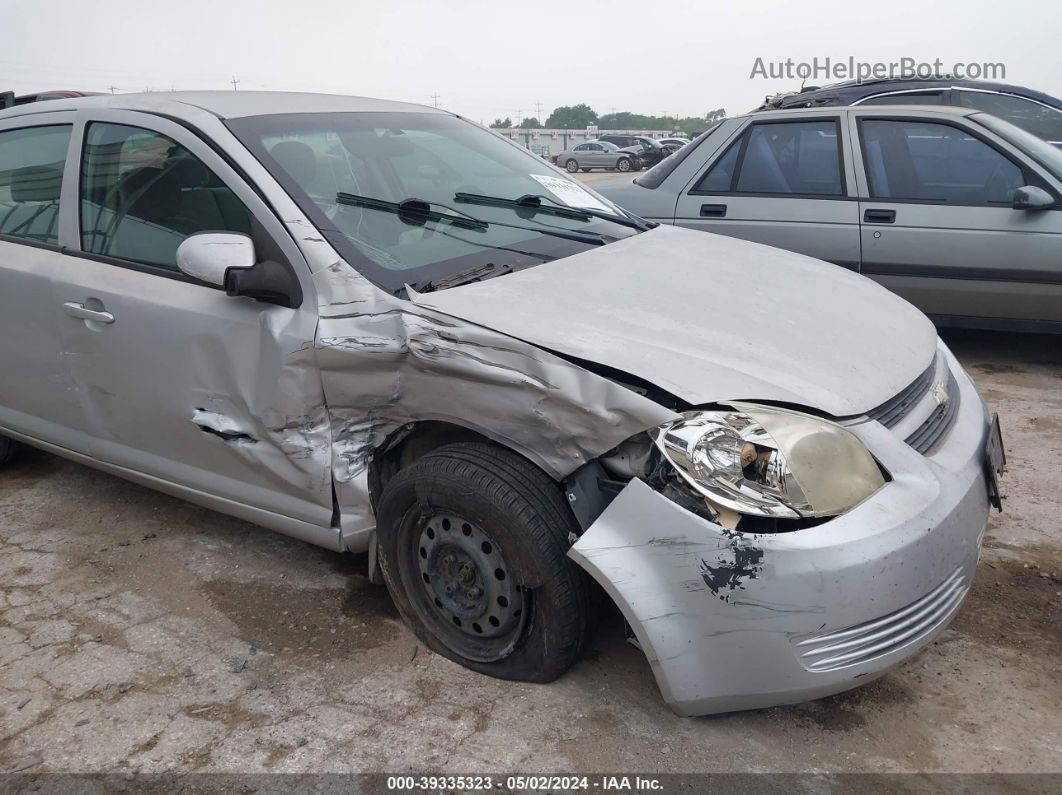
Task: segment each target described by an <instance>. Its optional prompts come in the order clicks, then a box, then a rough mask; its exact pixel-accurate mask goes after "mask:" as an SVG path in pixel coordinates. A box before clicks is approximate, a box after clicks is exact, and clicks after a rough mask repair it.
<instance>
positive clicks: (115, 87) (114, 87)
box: [107, 86, 118, 94]
mask: <svg viewBox="0 0 1062 795" xmlns="http://www.w3.org/2000/svg"><path fill="white" fill-rule="evenodd" d="M107 88H108V89H110V92H111V93H112V94H113V93H114V92H115V89H117V88H118V86H107Z"/></svg>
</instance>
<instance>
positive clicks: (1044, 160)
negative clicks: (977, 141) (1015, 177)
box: [970, 113, 1062, 179]
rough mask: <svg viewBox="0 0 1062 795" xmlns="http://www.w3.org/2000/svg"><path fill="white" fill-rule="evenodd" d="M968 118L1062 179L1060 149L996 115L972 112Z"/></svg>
mask: <svg viewBox="0 0 1062 795" xmlns="http://www.w3.org/2000/svg"><path fill="white" fill-rule="evenodd" d="M970 118H971V119H973V120H974V121H976V122H978V123H980V124H983V125H984V126H985V127H987V128H988V129H990V130H991V131H992V132H994V133H996V134H997V135H999V136H1000V137H1001V138H1005V139H1006V140H1007V141H1009V142H1010V143H1012V144H1014V146H1016V147H1018V148H1019V149H1021V150H1022V151H1023V152H1025V154H1027V155H1028V156H1029V157H1031V158H1032V159H1033V160H1035V161H1036V162H1037V163H1039V164H1040V165H1041V166H1043V167H1044V168H1046V169H1047V170H1048V171H1050V172H1051V174H1053V175H1054V177H1055V178H1056V179H1062V149H1059V148H1058V147H1057V146H1052V145H1051V144H1049V143H1048V142H1047V141H1045V140H1044V139H1043V138H1038V137H1037V136H1035V135H1033V134H1032V133H1031V132H1028V131H1027V130H1023V129H1022V128H1021V127H1018V126H1017V125H1015V124H1011V123H1010V122H1009V121H1005V120H1003V119H1001V118H999V117H998V116H990V115H989V114H987V113H974V114H973V115H971V116H970Z"/></svg>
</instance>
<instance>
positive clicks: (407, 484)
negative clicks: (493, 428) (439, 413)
mask: <svg viewBox="0 0 1062 795" xmlns="http://www.w3.org/2000/svg"><path fill="white" fill-rule="evenodd" d="M377 518H378V520H379V522H378V526H377V539H378V542H379V551H380V567H381V569H382V571H383V575H384V581H385V582H386V583H387V588H388V590H389V591H390V593H391V597H392V599H394V602H395V605H396V606H397V607H398V610H399V612H400V613H401V614H402V617H403V618H404V619H405V621H406V623H407V624H409V626H410V628H411V629H412V630H413V632H414V633H415V634H416V635H417V637H418V638H420V640H421V641H423V642H424V643H425V644H426V645H427V646H429V647H430V648H431V649H433V650H434V651H436V652H438V653H439V654H442V655H443V656H445V657H448V658H449V659H451V660H454V661H455V662H458V663H460V664H462V665H464V666H466V667H468V668H471V669H472V670H475V671H479V672H480V673H484V674H488V675H490V676H496V677H498V678H501V679H516V680H522V681H530V682H548V681H550V680H552V679H555V678H556V677H558V676H560V675H561V674H562V673H564V671H566V670H567V669H568V668H569V667H570V666H571V665H572V664H573V663H574V662H575V661H576V660H577V659H578V657H579V654H580V653H581V651H582V649H583V646H584V643H585V641H586V637H587V634H588V631H589V630H588V624H589V621H588V614H589V591H588V581H587V577H586V575H585V574H584V573H583V572H582V571H581V570H580V569H579V568H578V567H577V566H575V564H573V563H572V562H571V561H569V560H568V558H567V554H566V553H567V550H568V546H569V540H568V539H569V534H570V533H573V532H575V531H577V529H578V527H577V525H576V523H575V519H574V517H573V516H572V513H571V510H570V509H569V508H568V505H567V503H566V502H565V500H564V495H563V493H562V492H561V490H560V489H559V488H558V487H557V485H556V484H555V483H554V482H553V481H552V480H550V479H549V478H548V477H547V476H546V475H545V474H544V473H543V472H542V471H541V470H539V469H537V468H536V467H534V466H533V465H531V464H530V463H529V462H528V461H526V460H525V459H523V458H521V457H520V456H518V455H516V454H514V453H512V452H510V451H508V450H505V449H503V448H500V447H496V446H493V445H490V444H485V443H479V442H474V443H460V444H451V445H446V446H444V447H441V448H439V449H438V450H435V451H434V452H432V453H429V454H428V455H425V456H424V457H423V458H421V459H419V460H418V461H417V462H416V463H414V464H413V465H412V466H410V467H407V468H406V469H404V470H402V471H401V472H399V473H398V474H396V475H395V476H394V477H393V478H392V479H391V480H390V481H389V482H388V483H387V485H386V486H385V487H384V490H383V493H382V494H381V496H380V504H379V509H378V511H377Z"/></svg>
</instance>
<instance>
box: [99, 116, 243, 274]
mask: <svg viewBox="0 0 1062 795" xmlns="http://www.w3.org/2000/svg"><path fill="white" fill-rule="evenodd" d="M196 232H241V233H243V234H250V233H251V213H250V211H249V210H248V209H247V208H246V207H245V206H244V204H243V202H241V201H240V200H239V198H237V197H236V195H235V194H234V193H233V192H232V191H231V190H229V188H227V187H226V186H225V184H224V183H223V182H222V181H221V180H220V179H219V178H218V177H217V175H215V174H214V173H213V172H212V171H210V169H208V168H207V167H206V166H205V165H203V163H202V161H200V160H199V159H198V158H196V157H195V156H194V155H193V154H192V153H191V152H189V151H188V150H187V149H185V148H184V147H183V146H181V145H180V144H178V143H177V142H176V141H173V140H171V139H170V138H167V137H166V136H164V135H161V134H160V133H156V132H152V131H151V130H146V129H143V128H140V127H128V126H125V125H122V124H105V123H94V124H91V125H89V128H88V134H87V135H86V137H85V148H84V153H83V155H82V162H81V248H82V249H83V250H84V251H87V252H90V253H93V254H105V255H107V256H111V257H117V258H120V259H126V260H131V261H133V262H139V263H143V264H145V265H155V266H158V267H163V268H169V269H172V270H176V269H177V247H178V246H179V245H180V244H181V241H182V240H184V239H185V238H186V237H188V236H189V235H191V234H195V233H196Z"/></svg>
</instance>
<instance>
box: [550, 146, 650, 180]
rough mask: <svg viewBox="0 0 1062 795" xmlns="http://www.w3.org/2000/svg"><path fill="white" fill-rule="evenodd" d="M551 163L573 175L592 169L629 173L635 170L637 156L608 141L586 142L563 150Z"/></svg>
mask: <svg viewBox="0 0 1062 795" xmlns="http://www.w3.org/2000/svg"><path fill="white" fill-rule="evenodd" d="M553 162H554V163H556V164H557V165H558V166H561V167H562V168H564V169H566V170H567V171H568V172H569V173H572V174H574V173H575V172H576V171H578V170H579V169H582V170H583V171H589V170H590V169H592V168H604V169H609V170H612V169H615V170H616V171H630V170H631V169H633V168H637V166H638V162H637V156H636V155H634V154H632V153H631V152H628V151H626V150H624V149H620V148H619V147H618V146H616V145H615V144H612V143H609V142H608V141H587V142H586V143H581V144H579V145H577V146H575V147H573V148H571V149H565V150H564V151H563V152H561V153H560V154H559V155H557V156H556V157H555V158H554V159H553Z"/></svg>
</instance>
